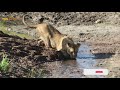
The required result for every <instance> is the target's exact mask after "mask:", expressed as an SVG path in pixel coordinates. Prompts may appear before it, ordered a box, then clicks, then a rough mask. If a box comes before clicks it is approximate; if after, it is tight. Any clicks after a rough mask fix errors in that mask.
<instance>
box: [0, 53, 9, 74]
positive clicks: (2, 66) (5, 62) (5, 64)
mask: <svg viewBox="0 0 120 90" xmlns="http://www.w3.org/2000/svg"><path fill="white" fill-rule="evenodd" d="M9 65H10V64H9V59H8V58H7V55H6V54H3V58H2V61H1V62H0V70H1V71H4V72H6V71H8V69H9Z"/></svg>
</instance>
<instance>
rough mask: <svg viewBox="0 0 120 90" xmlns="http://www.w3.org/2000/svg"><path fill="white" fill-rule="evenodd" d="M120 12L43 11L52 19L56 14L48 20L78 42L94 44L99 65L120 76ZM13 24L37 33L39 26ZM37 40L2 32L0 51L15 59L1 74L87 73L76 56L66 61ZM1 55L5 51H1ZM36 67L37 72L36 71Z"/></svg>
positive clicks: (17, 29) (79, 75) (58, 75)
mask: <svg viewBox="0 0 120 90" xmlns="http://www.w3.org/2000/svg"><path fill="white" fill-rule="evenodd" d="M21 13H22V12H21ZM37 14H38V13H37ZM68 14H70V15H68ZM119 14H120V13H119V12H109V13H107V14H106V13H104V12H101V13H94V12H93V13H90V12H86V13H83V12H81V14H80V12H77V13H75V14H74V13H60V14H59V13H54V14H51V13H46V14H45V13H42V15H46V17H48V16H49V19H50V18H51V19H52V16H53V17H54V18H53V19H52V20H51V21H50V20H49V19H47V20H48V21H50V23H51V24H53V25H55V27H56V28H57V29H58V30H59V31H60V32H61V33H64V34H68V35H69V36H71V37H72V38H73V40H74V42H75V43H77V42H80V43H82V42H85V43H87V44H88V45H89V46H90V47H92V50H91V53H92V54H94V55H95V56H96V60H98V61H97V64H96V67H100V68H106V69H108V70H109V75H107V76H105V77H108V78H119V77H120V65H119V62H120V60H119V59H120V55H119V54H120V39H119V38H120V26H119V19H120V18H119ZM67 15H68V16H69V17H68V16H67ZM36 16H37V15H36ZM57 16H59V17H57ZM108 16H109V17H108ZM55 17H56V19H55ZM75 17H76V18H75ZM60 18H61V19H60ZM69 18H71V19H69ZM53 21H54V22H53ZM63 21H64V22H63ZM81 23H82V24H81ZM10 27H11V28H12V29H11V31H14V32H17V33H27V34H28V35H31V36H33V37H35V33H36V32H35V30H31V29H25V26H24V25H22V24H19V25H10ZM37 41H38V40H37V39H21V38H19V37H17V36H8V35H5V34H3V33H2V32H0V52H6V54H7V55H8V58H9V59H10V61H11V62H10V64H11V69H10V70H9V72H7V73H6V72H5V73H4V72H0V77H48V78H51V77H52V78H86V77H87V76H84V75H83V74H82V69H81V68H77V67H76V61H75V60H73V61H71V62H70V63H69V61H65V62H63V61H64V59H65V57H63V56H62V54H61V53H60V52H56V51H55V50H49V49H47V48H45V47H44V43H43V42H41V44H38V43H37ZM1 59H2V53H1V55H0V60H1ZM63 63H64V64H63ZM33 70H34V74H32V73H33ZM93 78H94V77H93Z"/></svg>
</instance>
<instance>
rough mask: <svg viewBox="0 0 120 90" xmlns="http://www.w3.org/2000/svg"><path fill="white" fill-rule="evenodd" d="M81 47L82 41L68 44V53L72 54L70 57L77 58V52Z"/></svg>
mask: <svg viewBox="0 0 120 90" xmlns="http://www.w3.org/2000/svg"><path fill="white" fill-rule="evenodd" d="M79 47H80V43H77V44H71V43H68V44H67V53H68V54H69V55H70V58H76V57H77V52H78V49H79Z"/></svg>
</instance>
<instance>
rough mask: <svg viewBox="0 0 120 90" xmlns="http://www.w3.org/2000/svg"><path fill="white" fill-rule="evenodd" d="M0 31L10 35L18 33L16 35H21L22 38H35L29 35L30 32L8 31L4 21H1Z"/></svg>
mask: <svg viewBox="0 0 120 90" xmlns="http://www.w3.org/2000/svg"><path fill="white" fill-rule="evenodd" d="M0 31H2V32H3V33H5V34H8V35H16V36H19V37H21V38H27V39H33V37H32V36H29V35H28V34H24V33H17V32H13V31H8V30H7V27H6V25H5V22H4V21H1V22H0Z"/></svg>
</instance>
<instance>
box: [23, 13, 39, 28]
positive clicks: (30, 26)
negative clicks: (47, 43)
mask: <svg viewBox="0 0 120 90" xmlns="http://www.w3.org/2000/svg"><path fill="white" fill-rule="evenodd" d="M26 16H29V15H27V14H26V15H24V16H23V19H22V22H23V24H24V25H25V26H27V27H29V28H36V27H37V25H28V24H27V23H26V22H25V17H26Z"/></svg>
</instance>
